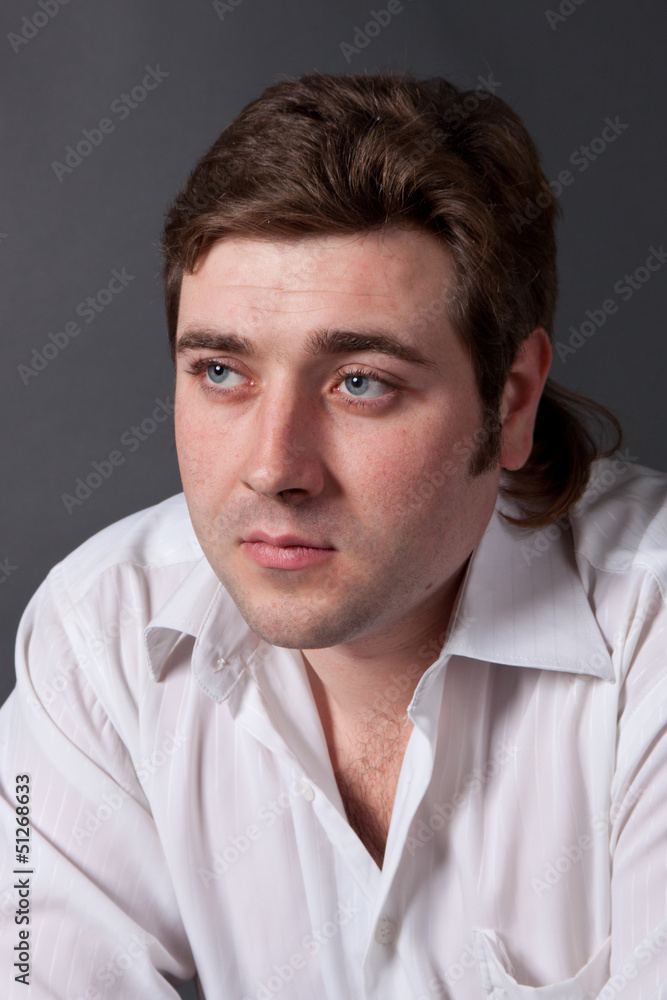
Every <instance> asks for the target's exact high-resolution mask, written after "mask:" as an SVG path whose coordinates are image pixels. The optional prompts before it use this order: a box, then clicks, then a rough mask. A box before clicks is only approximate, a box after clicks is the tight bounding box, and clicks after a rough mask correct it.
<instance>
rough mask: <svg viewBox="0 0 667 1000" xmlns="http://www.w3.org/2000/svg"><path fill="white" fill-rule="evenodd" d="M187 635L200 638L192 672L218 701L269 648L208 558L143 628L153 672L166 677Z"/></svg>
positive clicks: (194, 569) (156, 676)
mask: <svg viewBox="0 0 667 1000" xmlns="http://www.w3.org/2000/svg"><path fill="white" fill-rule="evenodd" d="M183 635H190V636H193V637H194V638H195V644H194V648H193V651H192V670H193V673H194V675H195V677H196V679H197V681H198V683H199V684H200V686H201V687H202V688H203V690H204V691H205V692H206V694H208V695H209V696H210V697H211V698H213V700H214V701H223V700H224V699H225V698H227V697H228V695H229V694H230V693H231V691H232V690H233V688H234V687H235V686H236V684H237V683H238V682H239V681H240V680H241V678H242V677H243V675H244V674H245V672H246V670H247V669H249V668H252V667H253V665H254V662H255V660H256V658H257V657H258V654H259V652H260V651H261V650H263V649H266V648H268V643H265V642H264V641H263V640H262V639H260V638H259V636H258V635H257V634H256V633H255V632H253V631H252V630H251V629H250V628H249V627H248V625H247V624H246V622H245V619H244V618H243V616H242V615H241V612H240V611H239V610H238V608H237V607H236V605H235V604H234V601H233V600H232V598H231V597H230V595H229V594H228V592H227V591H226V590H225V588H224V587H223V586H222V584H221V583H220V581H219V580H218V578H217V576H216V575H215V573H214V571H213V569H212V567H211V565H210V563H209V562H208V560H207V559H206V557H205V556H202V557H201V559H200V560H199V561H198V562H197V563H196V564H195V566H194V567H193V569H192V570H191V571H190V573H189V574H188V575H187V576H186V577H185V579H184V580H183V581H182V582H181V583H180V585H179V586H178V587H177V588H176V590H175V591H174V592H173V594H172V595H171V597H169V599H168V600H167V602H166V603H165V604H164V605H163V606H162V607H161V608H160V610H159V611H158V613H157V614H156V615H155V616H154V618H153V619H152V620H151V621H150V622H149V624H148V625H147V627H146V629H145V630H144V643H145V648H146V654H147V656H148V663H149V666H150V671H151V674H152V675H153V677H154V678H155V680H156V681H159V680H161V679H162V676H163V674H164V672H165V667H166V663H167V659H168V658H169V656H170V654H171V653H172V652H173V650H174V649H175V647H176V645H177V643H178V642H179V641H180V639H181V638H182V636H183Z"/></svg>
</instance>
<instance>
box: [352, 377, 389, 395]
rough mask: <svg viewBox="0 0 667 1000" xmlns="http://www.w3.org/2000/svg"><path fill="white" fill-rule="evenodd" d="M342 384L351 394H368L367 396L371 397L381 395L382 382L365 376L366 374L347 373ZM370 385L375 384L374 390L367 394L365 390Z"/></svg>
mask: <svg viewBox="0 0 667 1000" xmlns="http://www.w3.org/2000/svg"><path fill="white" fill-rule="evenodd" d="M343 384H344V386H345V388H346V389H347V390H348V391H349V392H351V393H352V395H353V396H362V395H368V397H369V398H372V397H374V396H381V395H382V385H383V383H382V382H379V381H378V380H377V379H374V378H367V377H366V375H359V374H357V375H348V376H347V378H346V379H345V380H344V383H343ZM372 386H375V392H371V393H370V394H368V393H367V390H368V389H369V387H372Z"/></svg>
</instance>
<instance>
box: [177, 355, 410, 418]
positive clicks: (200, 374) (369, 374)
mask: <svg viewBox="0 0 667 1000" xmlns="http://www.w3.org/2000/svg"><path fill="white" fill-rule="evenodd" d="M211 365H220V366H221V367H223V368H227V369H229V371H232V372H234V373H235V374H237V375H242V374H243V372H240V371H239V370H238V368H234V367H233V365H228V364H227V363H226V362H225V361H220V360H218V359H217V358H201V359H200V360H198V361H192V362H191V363H190V364H189V365H188V366H187V367H186V371H187V372H188V374H189V375H194V376H195V377H196V378H197V380H198V381H199V382H200V384H201V388H202V389H203V391H204V392H208V393H212V395H214V396H221V395H225V396H227V395H231V394H232V393H234V392H236V391H237V390H238V389H239V388H241V387H240V386H235V387H234V388H233V389H225V388H224V387H222V386H220V387H218V388H214V387H213V386H212V385H210V384H206V370H207V369H208V368H210V367H211ZM337 374H338V380H339V381H340V382H344V381H345V380H346V379H348V378H354V377H355V376H358V377H360V378H368V379H371V380H372V381H373V382H380V383H381V384H382V385H385V386H387V388H388V389H389V392H385V393H383V395H382V396H378V397H376V399H373V400H369V399H359V398H357V399H355V398H354V397H353V396H343V395H341V396H340V398H341V399H342V400H343V401H344V402H345V403H347V404H348V405H351V406H358V407H373V406H379V405H382V401H383V400H387V399H390V398H394V397H395V396H396V395H397V394H398V393H399V392H400V391H401V390H400V389H399V387H398V386H395V385H392V384H391V382H387V380H386V379H383V378H380V376H379V375H378V373H377V372H374V371H373V370H372V369H370V368H355V369H354V370H352V371H346V372H338V373H337Z"/></svg>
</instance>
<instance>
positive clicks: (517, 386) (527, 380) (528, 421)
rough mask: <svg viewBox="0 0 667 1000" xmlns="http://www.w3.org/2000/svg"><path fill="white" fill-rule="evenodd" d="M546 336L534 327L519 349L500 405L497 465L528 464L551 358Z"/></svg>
mask: <svg viewBox="0 0 667 1000" xmlns="http://www.w3.org/2000/svg"><path fill="white" fill-rule="evenodd" d="M552 355H553V352H552V349H551V341H550V340H549V335H548V333H547V332H546V330H544V329H543V328H542V327H541V326H539V327H536V328H535V329H534V330H533V332H532V333H531V334H530V335H529V336H528V337H527V338H526V340H525V341H524V342H523V344H522V345H521V347H520V349H519V353H518V355H517V358H516V361H515V362H514V364H513V365H512V368H511V371H510V374H509V376H508V378H507V382H506V383H505V389H504V391H503V396H502V400H501V404H500V417H501V420H502V424H503V440H502V446H501V451H500V465H501V468H503V469H508V470H509V471H515V470H516V469H520V468H521V466H522V465H524V464H525V463H526V462H527V461H528V456H529V455H530V452H531V450H532V447H533V428H534V426H535V414H536V413H537V407H538V404H539V402H540V398H541V396H542V390H543V389H544V383H545V382H546V380H547V376H548V374H549V369H550V367H551V359H552Z"/></svg>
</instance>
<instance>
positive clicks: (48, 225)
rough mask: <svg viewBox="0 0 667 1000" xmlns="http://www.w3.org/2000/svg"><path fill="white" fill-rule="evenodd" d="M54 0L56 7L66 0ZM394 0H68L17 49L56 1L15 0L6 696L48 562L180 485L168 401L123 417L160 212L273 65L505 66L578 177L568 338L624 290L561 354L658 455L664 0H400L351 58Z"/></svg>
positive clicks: (535, 125)
mask: <svg viewBox="0 0 667 1000" xmlns="http://www.w3.org/2000/svg"><path fill="white" fill-rule="evenodd" d="M45 2H46V5H47V7H48V8H50V9H51V10H53V4H54V3H56V2H57V0H45ZM384 5H385V0H378V2H377V3H375V4H373V3H372V2H371V0H368V2H366V0H363V2H362V0H339V2H336V3H333V2H331V0H240V2H239V0H234V3H233V9H230V10H228V11H226V12H225V11H224V10H222V11H221V12H222V15H223V16H222V18H221V17H220V16H219V13H218V12H216V9H215V6H214V4H213V3H211V2H209V0H189V2H186V0H180V2H179V0H159V2H158V0H142V2H137V0H134V2H130V0H112V2H109V0H69V2H68V3H67V4H66V5H65V6H62V7H60V6H59V7H58V10H57V13H56V14H54V15H53V16H52V17H49V18H48V23H46V24H45V25H44V26H41V27H39V28H38V29H37V30H35V29H27V31H26V34H27V33H28V32H29V31H31V30H32V31H34V37H31V38H30V39H29V40H28V41H27V42H26V43H17V42H16V40H15V42H14V47H17V48H18V51H14V48H13V47H12V44H11V41H10V39H9V37H8V36H9V34H10V33H15V34H18V33H19V32H21V31H22V30H25V22H23V21H22V19H23V18H24V17H28V18H32V17H33V15H34V14H35V13H36V12H38V11H40V10H41V9H42V8H40V7H39V5H38V2H37V0H23V2H19V0H4V3H3V9H2V31H1V32H0V52H1V53H2V58H1V74H2V89H1V91H0V93H1V94H2V99H3V116H2V125H3V137H2V143H1V145H0V157H1V162H2V170H3V174H2V179H3V183H2V188H1V191H2V195H1V201H2V204H1V207H0V261H1V266H2V276H3V277H2V296H3V299H2V306H1V312H0V318H1V322H2V337H1V338H0V351H1V352H2V365H1V366H0V393H1V398H2V401H3V404H4V414H3V428H4V431H5V433H4V434H3V440H2V471H3V476H2V480H3V486H4V489H3V490H2V499H1V503H2V519H1V521H0V524H1V528H0V564H1V565H2V566H4V569H2V568H0V579H2V581H3V582H2V583H0V616H1V629H0V637H1V638H0V642H1V646H0V656H1V661H0V663H1V665H0V701H1V700H4V698H5V697H6V695H7V694H8V692H9V690H10V688H11V687H12V686H13V683H14V673H13V662H12V661H13V643H14V635H15V631H16V626H17V624H18V620H19V617H20V614H21V611H22V609H23V607H24V606H25V604H26V602H27V600H28V598H29V597H30V595H31V593H32V592H33V591H34V590H35V588H36V587H37V585H38V584H39V583H40V581H41V580H42V579H43V577H44V576H45V574H46V573H47V572H48V570H49V568H50V567H51V566H52V565H53V564H54V563H55V562H56V561H57V560H59V559H61V558H62V557H63V556H65V555H66V554H67V553H68V552H69V551H71V550H72V549H73V548H74V547H75V546H76V545H78V544H79V543H80V542H82V541H83V540H84V539H85V538H87V537H88V536H89V535H90V534H92V533H93V532H95V531H97V530H98V529H100V528H102V527H104V526H105V525H107V524H109V523H110V522H112V521H114V520H116V519H118V518H119V517H122V516H124V515H126V514H129V513H131V512H133V511H135V510H137V509H139V508H141V507H144V506H147V505H149V504H152V503H155V502H157V501H159V500H161V499H163V498H164V497H166V496H168V495H170V494H172V493H175V492H177V491H178V490H179V489H180V484H179V477H178V469H177V464H176V455H175V449H174V444H173V430H172V423H171V421H167V422H164V423H161V424H159V425H157V427H156V429H155V431H154V432H153V433H150V434H149V435H148V436H147V437H146V439H145V440H144V441H142V442H141V443H139V442H137V446H136V449H135V450H134V451H130V445H129V443H128V442H129V439H128V437H127V436H125V437H124V435H126V432H128V431H129V430H130V428H131V427H132V426H133V425H138V424H141V422H142V421H143V420H145V419H146V418H148V417H150V414H151V412H152V410H153V409H154V408H155V406H156V402H155V401H156V399H162V400H165V399H170V398H172V396H173V381H172V369H171V362H170V359H169V354H168V350H167V339H166V327H165V322H164V317H163V305H162V292H161V285H160V279H159V271H160V259H159V251H158V242H159V234H160V229H161V225H162V219H163V215H164V212H165V210H166V208H167V206H168V204H169V201H170V199H171V198H172V196H173V195H174V194H175V192H176V191H177V189H178V187H179V185H180V184H181V183H182V182H183V181H184V179H185V177H186V175H187V173H188V171H189V169H190V168H191V167H192V166H193V164H194V162H195V160H196V158H197V157H198V156H199V155H200V154H201V153H202V152H203V151H204V150H205V149H206V148H207V147H208V146H209V145H210V143H211V142H212V141H213V140H214V139H215V138H216V136H217V135H218V134H219V132H220V131H221V130H222V128H223V127H224V126H225V125H226V124H227V123H228V122H229V121H230V119H231V118H232V117H233V116H234V115H235V113H236V112H237V111H238V110H239V109H240V108H241V107H242V106H243V105H244V104H245V103H247V102H248V101H249V100H250V99H252V98H254V97H255V96H256V95H257V94H258V93H259V92H260V91H261V90H262V89H263V88H264V87H265V86H267V85H268V84H270V83H272V82H274V81H276V80H277V79H279V78H280V77H281V76H284V75H295V74H299V73H302V72H311V71H313V70H321V71H326V72H331V73H345V72H364V71H369V72H374V71H377V70H381V69H386V68H393V69H395V70H401V69H407V70H409V71H412V72H414V73H416V74H417V75H423V76H425V75H430V74H440V75H443V76H447V77H449V78H450V79H451V80H452V81H453V82H455V83H456V84H458V85H459V86H463V87H474V86H476V85H477V83H478V77H479V76H480V75H481V76H483V77H488V74H492V75H493V77H494V79H495V80H496V81H499V84H500V85H499V86H498V89H497V93H498V95H499V96H500V97H502V98H503V99H504V100H506V101H507V102H508V103H509V104H510V105H511V106H512V107H514V108H515V109H516V110H517V111H518V112H519V114H520V115H521V116H522V117H523V119H524V120H525V122H526V124H527V125H528V128H529V129H530V130H531V132H532V134H533V135H534V137H535V139H536V141H537V143H538V146H539V149H540V151H541V154H542V157H543V161H544V164H545V170H546V174H547V177H548V178H549V179H555V178H556V177H557V175H558V173H559V171H561V170H563V169H570V170H571V172H572V174H573V176H574V182H573V183H572V184H571V185H570V186H569V187H566V188H565V189H564V191H563V195H562V197H561V203H562V206H563V208H564V211H565V221H564V222H563V223H562V224H561V227H560V230H559V245H560V268H561V287H562V292H561V300H560V309H559V314H558V324H557V331H556V336H555V339H556V340H557V341H562V342H566V341H567V338H568V337H569V335H570V333H569V327H570V326H571V325H573V326H575V327H579V326H580V325H581V323H582V322H583V321H584V320H585V319H586V310H587V309H588V310H596V309H599V307H600V305H601V303H602V302H603V300H605V299H608V298H610V297H611V298H614V299H615V301H616V302H617V303H618V304H619V309H618V312H617V313H615V314H614V315H613V316H610V317H609V318H608V320H607V322H606V323H605V325H604V326H603V327H601V329H599V330H598V331H597V332H596V334H595V335H594V336H593V337H591V338H590V339H587V340H586V341H585V343H584V344H583V346H582V347H581V348H579V349H578V350H577V351H576V352H575V353H573V354H568V355H567V357H566V358H565V360H561V359H560V358H559V357H556V359H555V361H554V367H553V375H554V376H555V377H556V378H557V379H559V380H561V381H562V382H564V383H565V384H567V385H569V386H572V387H574V388H577V389H579V390H581V391H583V392H585V393H587V394H590V395H592V396H593V397H595V398H597V399H598V400H600V401H601V402H603V403H605V404H606V405H608V406H610V407H611V408H612V409H613V410H614V411H615V412H616V414H617V415H618V416H619V418H620V419H621V421H622V423H623V425H624V427H625V431H626V438H627V444H628V446H629V448H630V451H631V454H632V455H633V456H638V457H639V459H640V460H641V461H642V462H643V463H644V464H646V465H650V466H653V467H656V468H661V469H667V445H666V443H665V437H664V434H663V427H664V412H665V409H664V387H665V379H664V371H665V360H666V354H667V347H666V342H665V337H664V335H663V325H664V324H663V311H664V306H665V274H667V266H665V267H664V268H662V269H660V270H659V271H656V272H655V273H653V274H651V278H650V281H648V282H647V283H646V284H644V285H642V286H641V288H640V289H638V290H637V291H635V292H634V293H633V295H632V297H631V298H630V299H629V300H628V301H627V302H623V300H622V299H621V297H620V296H619V295H618V294H617V293H615V292H614V289H613V286H614V284H615V282H617V281H618V280H619V279H622V278H623V275H624V274H626V273H632V272H634V271H635V269H636V268H637V267H639V266H641V265H643V264H644V261H645V259H646V257H647V256H648V252H649V247H651V246H655V247H659V246H660V245H661V241H663V240H666V241H667V214H666V212H665V207H666V200H667V190H666V185H665V174H666V170H665V168H666V162H665V161H666V157H665V120H666V114H665V111H666V108H665V104H666V97H665V94H666V88H665V82H664V44H665V37H666V32H665V25H666V21H667V8H665V7H664V6H662V5H660V4H659V3H658V2H657V0H656V2H650V0H635V2H634V3H633V4H632V5H630V4H627V3H626V2H622V0H605V2H604V3H603V2H602V0H583V2H582V0H580V2H579V3H578V4H575V3H574V2H573V0H564V2H562V0H561V2H560V7H561V9H562V10H563V12H564V15H566V16H564V15H562V17H563V19H562V20H559V21H556V22H554V23H553V24H550V23H549V18H548V17H547V15H546V13H545V9H551V10H552V11H554V12H556V13H557V12H558V10H559V5H558V3H552V4H551V6H550V8H549V5H548V4H543V3H541V2H528V0H514V2H511V3H498V0H467V2H465V3H462V2H461V3H458V4H457V3H453V2H449V0H403V7H404V9H403V11H402V12H401V13H398V14H396V15H395V16H394V17H393V18H392V20H391V22H390V23H389V24H388V25H387V26H386V27H385V28H383V29H382V31H381V32H380V34H379V35H378V36H377V37H375V38H372V39H371V41H370V43H369V44H368V45H367V46H366V47H365V48H363V50H361V51H360V52H359V53H358V54H352V55H351V57H350V62H349V63H348V62H347V61H346V59H345V57H344V55H343V53H342V51H341V47H340V46H341V43H342V42H347V43H352V42H353V40H354V35H355V29H356V27H357V26H359V27H362V28H363V26H364V25H365V23H366V22H367V21H368V20H369V16H370V12H371V11H372V10H380V9H382V8H383V7H384ZM229 6H230V8H231V5H229ZM567 11H571V13H569V14H567ZM37 20H38V21H42V20H44V18H42V17H38V18H37ZM552 21H553V18H552ZM148 66H150V67H153V68H156V67H159V69H160V70H161V71H162V72H163V73H166V74H168V75H167V76H166V77H165V78H164V79H163V81H162V82H161V83H160V84H159V86H157V87H156V89H155V90H153V91H152V92H150V93H149V94H148V96H147V97H146V99H145V100H144V101H143V102H141V103H140V104H138V106H137V107H136V108H134V109H131V110H130V113H129V114H128V115H127V117H125V119H124V120H121V119H120V116H119V114H118V113H117V112H114V111H113V110H111V108H112V104H113V102H114V101H115V100H116V99H118V98H119V97H120V96H121V95H122V94H123V93H127V92H130V91H131V90H132V88H134V87H136V86H137V85H139V84H140V83H141V81H142V78H143V77H144V76H145V74H146V67H148ZM616 116H618V118H619V119H620V121H621V122H622V123H625V124H627V126H628V127H627V128H626V129H624V130H623V131H622V134H621V135H619V137H618V138H617V140H616V141H615V142H614V143H612V144H610V145H609V146H608V148H607V149H606V150H605V151H604V152H603V153H601V154H600V155H599V157H598V158H597V159H596V160H595V161H594V162H590V163H589V166H588V168H587V169H586V170H585V171H581V170H580V169H579V166H578V165H576V166H575V165H573V164H572V163H571V162H570V156H571V155H572V154H573V153H575V151H576V150H577V149H578V148H579V147H580V146H581V145H582V144H583V145H587V144H588V143H589V142H590V141H591V140H592V139H594V138H595V137H596V136H599V135H600V133H601V131H602V129H603V128H604V121H605V118H607V117H611V118H612V119H614V118H615V117H616ZM104 117H107V118H110V119H111V120H112V122H113V123H114V126H115V127H114V131H113V132H111V133H110V134H107V135H105V136H104V138H103V141H102V142H101V143H100V144H99V146H97V147H95V148H93V149H92V152H91V153H90V155H88V156H87V157H85V158H84V159H83V160H82V162H81V163H80V164H79V165H78V166H76V167H75V168H74V169H73V170H72V171H71V172H70V173H66V174H65V175H64V176H63V177H62V180H58V178H57V177H56V174H55V172H54V169H53V167H52V163H53V161H60V162H63V160H64V157H65V150H66V147H67V146H68V145H73V146H75V145H76V144H77V142H79V140H81V139H82V138H83V134H82V130H83V129H93V128H96V127H97V126H98V123H99V121H100V119H101V118H104ZM114 268H115V269H117V270H121V269H122V268H125V269H126V272H127V273H128V274H131V275H133V276H134V277H133V280H132V281H130V282H129V283H128V285H127V287H126V288H125V289H124V290H123V291H122V292H120V293H119V294H118V295H116V296H114V298H113V300H112V301H111V303H109V304H108V305H106V306H105V308H104V309H103V311H102V312H100V313H99V314H98V315H96V316H95V319H94V321H92V322H90V323H86V322H84V321H83V319H82V318H81V317H80V316H77V313H76V309H77V305H78V304H79V303H80V302H82V301H83V300H85V299H86V298H87V297H88V296H96V295H97V293H98V291H99V290H100V289H104V288H105V287H106V286H107V284H108V282H109V279H110V277H111V271H112V269H114ZM103 298H104V296H103ZM75 320H78V322H79V325H80V329H81V333H80V334H79V335H78V336H77V337H75V338H71V339H69V341H68V343H67V346H66V347H64V348H62V349H61V350H59V351H58V353H57V356H56V357H54V358H52V359H50V360H48V363H47V364H46V366H45V367H44V368H43V370H42V371H41V372H40V373H39V374H38V375H34V376H28V377H27V378H26V377H25V372H24V377H23V378H22V377H21V374H20V370H19V366H21V365H25V366H28V365H30V364H33V363H34V359H35V356H34V355H33V354H32V351H33V348H34V349H36V350H37V351H39V352H40V353H41V351H42V348H43V346H44V345H45V344H46V343H49V339H48V334H49V333H53V334H54V335H56V334H57V333H59V332H61V331H62V330H63V329H64V327H65V324H66V323H68V322H71V321H75ZM61 342H62V338H61ZM48 353H53V351H51V350H49V352H48ZM26 382H27V384H26ZM147 426H149V427H150V425H147ZM130 433H132V432H131V431H130ZM114 450H119V451H120V452H121V454H122V455H123V457H124V459H125V461H124V463H123V464H122V465H120V466H119V467H117V468H115V469H114V471H113V473H112V475H110V476H109V477H108V478H107V479H105V480H104V481H103V483H102V485H101V486H100V487H99V488H98V489H96V490H95V491H94V492H92V494H91V495H90V497H88V498H87V499H86V500H85V501H84V502H83V503H81V504H80V505H79V506H76V507H74V508H73V509H72V511H71V513H68V511H67V509H66V508H65V505H64V503H63V501H62V494H63V493H70V494H71V493H73V491H74V488H75V484H76V479H77V477H83V478H85V476H86V475H88V473H90V472H91V471H93V465H92V463H93V462H94V461H97V462H101V461H102V460H104V459H107V458H108V455H109V453H110V452H112V451H114ZM3 560H4V562H3Z"/></svg>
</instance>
